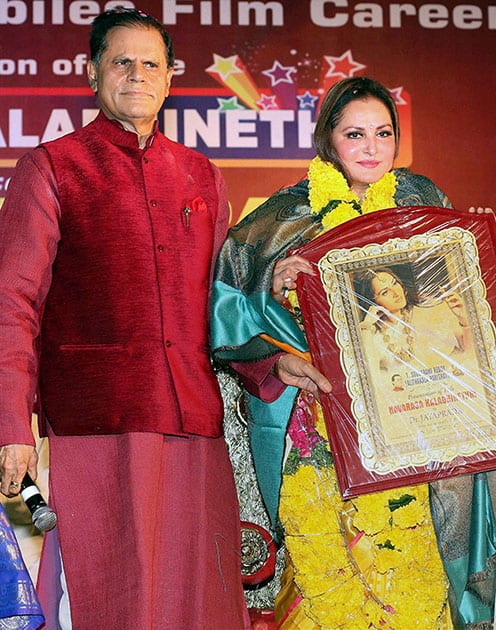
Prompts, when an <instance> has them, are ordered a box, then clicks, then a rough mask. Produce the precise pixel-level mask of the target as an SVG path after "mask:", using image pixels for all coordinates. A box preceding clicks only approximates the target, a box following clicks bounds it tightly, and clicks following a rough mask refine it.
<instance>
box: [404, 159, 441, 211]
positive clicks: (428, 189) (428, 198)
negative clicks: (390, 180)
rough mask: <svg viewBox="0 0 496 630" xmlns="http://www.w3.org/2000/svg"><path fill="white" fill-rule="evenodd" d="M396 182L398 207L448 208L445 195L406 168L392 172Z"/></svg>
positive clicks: (430, 182)
mask: <svg viewBox="0 0 496 630" xmlns="http://www.w3.org/2000/svg"><path fill="white" fill-rule="evenodd" d="M393 173H394V174H395V176H396V179H397V181H398V186H397V189H396V194H395V199H396V203H397V204H398V205H399V206H443V207H445V208H450V207H451V203H450V201H449V199H448V197H447V196H446V194H445V193H444V192H443V191H442V190H441V189H440V188H439V187H438V186H436V184H435V183H434V182H433V181H432V180H431V179H429V178H428V177H426V176H425V175H419V174H418V173H412V171H411V170H410V169H408V168H396V169H394V170H393Z"/></svg>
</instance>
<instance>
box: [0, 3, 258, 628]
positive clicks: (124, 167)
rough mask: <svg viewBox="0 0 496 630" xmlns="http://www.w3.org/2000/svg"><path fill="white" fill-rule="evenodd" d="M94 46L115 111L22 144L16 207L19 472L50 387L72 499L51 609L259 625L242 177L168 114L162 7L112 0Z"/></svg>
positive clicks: (123, 622)
mask: <svg viewBox="0 0 496 630" xmlns="http://www.w3.org/2000/svg"><path fill="white" fill-rule="evenodd" d="M90 47H91V61H90V62H89V64H88V78H89V83H90V86H91V87H92V89H93V90H94V92H95V93H96V95H97V97H98V101H99V105H100V109H101V112H100V113H99V115H98V117H97V119H96V120H95V121H93V122H92V123H90V124H89V125H88V126H87V127H85V128H84V129H81V130H78V131H76V132H74V133H73V134H69V135H68V136H65V137H63V138H60V139H59V140H56V141H54V142H49V143H46V144H45V145H43V146H41V147H38V148H37V149H35V150H34V151H32V152H30V153H29V154H27V155H26V156H24V157H23V158H22V159H21V160H20V162H19V164H18V167H17V169H16V174H15V176H14V178H13V180H12V183H11V186H10V190H9V194H8V195H7V198H6V200H5V203H4V206H3V208H2V211H1V213H0V243H1V246H0V346H1V347H2V353H1V358H0V438H1V441H0V444H2V445H3V446H2V447H1V450H0V473H1V491H2V493H3V494H4V495H6V496H14V495H16V494H17V493H18V492H19V486H20V483H21V481H22V479H23V477H24V474H25V472H26V471H28V472H29V474H30V475H31V476H32V477H36V463H37V455H36V452H35V449H34V440H33V436H32V434H31V429H30V419H31V412H32V409H33V401H34V400H35V399H37V405H38V413H39V417H40V420H41V431H42V434H46V435H48V437H49V441H50V454H51V463H50V495H51V501H52V503H53V506H54V508H55V510H56V511H57V515H58V526H57V528H56V530H54V531H53V532H50V533H48V534H47V535H46V537H45V545H44V549H43V555H42V561H41V568H40V576H39V586H40V593H41V598H42V604H43V606H44V613H45V615H46V617H47V628H54V627H71V625H72V628H74V629H75V630H79V629H81V630H89V629H90V628H91V630H98V629H102V630H103V629H105V630H107V629H109V628H119V630H123V629H129V630H137V629H139V630H142V629H143V630H144V629H150V630H151V629H153V630H160V629H164V630H165V629H167V630H169V629H174V630H183V629H184V630H193V629H196V628H198V629H200V628H201V629H202V630H203V629H209V628H229V629H230V630H235V629H236V628H244V627H249V625H248V622H247V621H246V609H245V606H244V600H243V594H242V587H241V574H240V561H239V517H238V514H237V502H236V495H235V488H234V483H233V479H232V471H231V469H230V464H229V460H228V456H227V451H226V448H225V444H224V441H223V438H222V431H221V420H222V400H221V397H220V394H219V388H218V384H217V380H216V378H215V375H214V374H213V372H212V370H211V367H210V361H209V354H208V350H207V326H208V301H209V293H210V282H211V275H212V273H211V267H212V262H213V260H214V259H215V255H216V253H217V251H218V248H219V246H220V245H221V243H222V241H223V240H224V237H225V233H226V230H227V224H228V209H227V201H226V194H225V188H224V185H223V182H222V179H221V177H220V175H219V172H218V171H217V170H216V168H215V167H214V166H213V165H212V164H211V163H210V162H209V161H208V160H207V159H206V158H205V157H204V156H202V155H200V154H198V153H196V152H194V151H192V150H190V149H187V148H186V147H184V146H182V145H178V144H176V143H174V142H171V141H169V140H168V139H166V138H165V137H164V136H163V135H162V134H161V133H160V132H159V131H158V130H157V122H156V120H157V114H158V111H159V109H160V107H161V106H162V103H163V101H164V99H165V98H166V97H167V95H168V93H169V86H170V82H171V78H172V72H173V51H172V45H171V42H170V38H169V36H168V34H167V33H166V32H165V31H164V30H163V27H162V25H161V24H160V23H159V22H157V21H156V20H155V19H154V18H152V17H151V16H148V15H146V14H145V13H143V12H141V11H137V10H135V9H124V8H118V9H114V10H111V11H106V12H105V13H102V14H101V15H100V16H98V17H97V18H96V19H95V21H94V23H93V28H92V32H91V38H90ZM59 551H60V554H59ZM60 557H61V559H62V563H60ZM57 574H58V575H60V580H55V577H54V576H55V575H57ZM65 583H67V587H65ZM67 595H68V600H69V607H67V605H66V602H67ZM59 602H61V604H60V605H59ZM59 623H60V626H59V625H58V624H59Z"/></svg>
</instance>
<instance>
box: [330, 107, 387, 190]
mask: <svg viewBox="0 0 496 630" xmlns="http://www.w3.org/2000/svg"><path fill="white" fill-rule="evenodd" d="M331 141H332V143H333V145H334V148H335V150H336V153H337V154H338V157H339V159H340V160H341V163H342V165H343V167H344V169H345V173H346V175H347V178H348V182H349V184H350V187H351V189H352V190H353V191H354V192H355V193H356V194H357V195H358V196H359V197H362V196H363V195H364V193H365V191H366V190H367V187H368V186H369V185H370V184H373V183H374V182H376V181H378V180H379V179H380V178H381V177H382V176H383V175H384V174H385V173H387V172H388V171H390V170H391V168H392V167H393V161H394V155H395V152H396V142H395V139H394V129H393V123H392V120H391V115H390V114H389V110H388V109H387V107H386V106H385V105H384V103H382V102H381V101H379V100H378V99H376V98H373V97H369V98H366V99H363V100H362V99H360V100H354V101H351V102H350V103H348V105H346V107H345V108H344V109H343V112H342V116H341V120H340V121H339V123H338V124H337V126H336V127H335V128H334V130H333V131H332V132H331Z"/></svg>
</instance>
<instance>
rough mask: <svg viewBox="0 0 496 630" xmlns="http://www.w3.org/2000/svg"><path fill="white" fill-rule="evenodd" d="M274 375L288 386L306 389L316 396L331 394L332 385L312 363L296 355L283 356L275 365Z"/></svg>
mask: <svg viewBox="0 0 496 630" xmlns="http://www.w3.org/2000/svg"><path fill="white" fill-rule="evenodd" d="M274 374H275V375H276V376H277V378H278V379H279V380H280V381H282V382H283V383H284V384H286V385H292V386H293V387H298V388H299V389H304V390H306V391H307V392H310V393H311V394H313V395H314V396H318V394H319V392H323V393H324V394H329V393H330V392H331V391H332V385H331V383H330V382H329V380H328V379H327V378H326V377H325V376H324V375H323V374H322V373H321V372H319V370H317V368H316V367H314V366H313V365H312V364H311V363H309V362H308V361H305V359H302V358H301V357H298V356H296V355H295V354H288V353H286V354H283V355H281V356H280V357H279V359H278V360H277V362H276V363H275V365H274Z"/></svg>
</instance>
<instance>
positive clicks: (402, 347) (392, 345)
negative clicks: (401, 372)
mask: <svg viewBox="0 0 496 630" xmlns="http://www.w3.org/2000/svg"><path fill="white" fill-rule="evenodd" d="M411 320H412V311H411V309H404V310H403V311H402V312H401V314H400V316H399V317H394V321H393V323H392V324H390V323H383V324H382V325H381V327H380V331H381V333H382V339H383V340H384V344H385V346H386V348H387V350H388V351H389V352H390V353H391V354H393V355H394V356H395V357H397V358H398V359H399V360H400V361H402V362H405V361H408V362H409V361H411V360H412V357H413V356H414V355H413V344H414V341H415V337H414V334H413V330H412V326H411Z"/></svg>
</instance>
